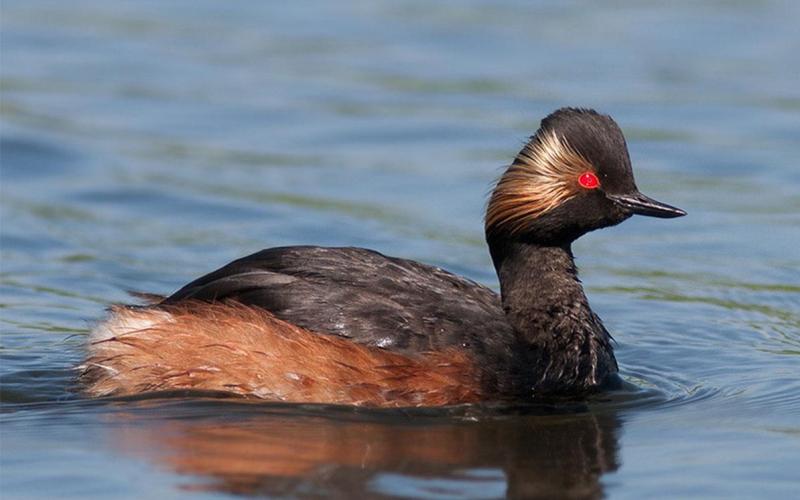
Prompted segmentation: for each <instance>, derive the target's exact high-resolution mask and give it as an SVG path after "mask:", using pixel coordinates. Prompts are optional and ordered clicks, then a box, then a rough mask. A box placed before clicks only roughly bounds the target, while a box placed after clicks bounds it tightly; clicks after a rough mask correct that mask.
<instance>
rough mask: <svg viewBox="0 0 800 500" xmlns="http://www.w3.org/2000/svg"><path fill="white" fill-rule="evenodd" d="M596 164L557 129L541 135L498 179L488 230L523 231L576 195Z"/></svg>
mask: <svg viewBox="0 0 800 500" xmlns="http://www.w3.org/2000/svg"><path fill="white" fill-rule="evenodd" d="M587 171H594V167H593V166H592V164H591V163H590V162H589V161H588V160H587V159H586V158H584V157H583V156H582V155H581V154H580V153H578V152H577V151H575V150H574V149H573V148H572V147H571V146H570V145H569V144H568V143H567V142H566V141H565V140H564V139H563V138H561V137H559V136H558V135H557V134H556V133H555V132H545V133H542V134H539V135H537V136H536V137H535V138H534V139H533V140H532V141H530V142H529V143H528V144H526V145H525V147H524V148H523V149H522V151H520V153H519V155H517V157H516V159H514V163H513V164H512V165H511V166H510V167H509V168H508V170H506V172H505V173H504V174H503V175H502V177H500V180H499V181H498V182H497V186H495V188H494V191H493V192H492V196H491V198H490V200H489V205H488V207H487V209H486V221H485V222H486V232H487V233H493V232H498V231H504V232H507V233H509V234H512V235H513V234H518V233H520V232H521V231H522V230H523V229H524V228H525V227H526V226H527V225H528V224H529V223H530V222H531V221H533V220H535V219H536V218H537V217H539V216H541V215H542V214H544V213H545V212H547V211H549V210H552V209H553V208H555V207H557V206H558V205H560V204H562V203H564V202H565V201H567V200H568V199H570V198H572V197H573V196H575V195H576V194H577V193H578V192H579V190H580V187H579V185H578V177H579V176H580V175H581V174H582V173H584V172H587Z"/></svg>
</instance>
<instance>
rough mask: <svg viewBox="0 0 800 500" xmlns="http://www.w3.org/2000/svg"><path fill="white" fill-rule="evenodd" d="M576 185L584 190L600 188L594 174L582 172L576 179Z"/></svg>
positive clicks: (598, 180)
mask: <svg viewBox="0 0 800 500" xmlns="http://www.w3.org/2000/svg"><path fill="white" fill-rule="evenodd" d="M578 184H580V185H581V186H583V187H585V188H586V189H596V188H599V187H600V179H598V178H597V176H596V175H594V172H584V173H582V174H581V176H580V177H578Z"/></svg>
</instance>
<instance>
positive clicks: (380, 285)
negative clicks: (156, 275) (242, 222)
mask: <svg viewBox="0 0 800 500" xmlns="http://www.w3.org/2000/svg"><path fill="white" fill-rule="evenodd" d="M634 213H640V214H644V215H653V216H657V217H677V216H680V215H683V214H684V212H683V211H681V210H679V209H676V208H674V207H670V206H668V205H664V204H661V203H659V202H656V201H654V200H651V199H649V198H647V197H645V196H644V195H642V194H641V193H639V191H638V190H637V188H636V185H635V182H634V179H633V173H632V170H631V164H630V159H629V157H628V152H627V147H626V145H625V139H624V138H623V136H622V132H621V131H620V129H619V127H618V126H617V125H616V123H614V121H613V120H612V119H611V118H610V117H608V116H604V115H600V114H598V113H596V112H594V111H591V110H583V109H573V108H565V109H562V110H558V111H556V112H555V113H553V114H551V115H550V116H548V117H547V118H545V119H544V120H543V121H542V126H541V128H540V129H539V131H538V132H537V133H536V135H534V136H533V137H532V138H531V142H530V143H529V144H528V145H526V147H525V149H523V151H522V152H521V153H520V155H519V156H518V157H517V158H516V159H515V161H514V163H513V164H512V166H511V167H510V168H509V169H508V171H507V172H506V173H505V174H504V176H503V177H502V178H501V179H500V181H499V182H498V185H497V187H496V188H495V190H494V192H493V193H492V197H491V199H490V201H489V207H488V209H487V218H486V237H487V243H488V245H489V250H490V253H491V256H492V260H493V263H494V266H495V269H496V270H497V274H498V277H499V281H500V289H501V295H500V296H498V295H497V294H496V293H494V292H493V291H491V290H490V289H488V288H486V287H484V286H482V285H479V284H477V283H474V282H472V281H470V280H467V279H465V278H461V277H458V276H455V275H453V274H451V273H448V272H447V271H444V270H442V269H439V268H436V267H432V266H428V265H425V264H420V263H418V262H414V261H410V260H405V259H399V258H394V257H387V256H384V255H382V254H380V253H377V252H374V251H371V250H365V249H361V248H322V247H312V246H302V247H283V248H271V249H267V250H262V251H261V252H258V253H255V254H253V255H250V256H248V257H244V258H242V259H239V260H236V261H234V262H231V263H230V264H228V265H226V266H224V267H222V268H220V269H218V270H216V271H214V272H212V273H210V274H208V275H206V276H203V277H201V278H199V279H197V280H195V281H193V282H191V283H189V284H188V285H186V286H185V287H183V288H181V289H180V290H178V291H177V292H175V293H174V294H173V295H171V296H170V297H168V298H166V299H164V300H163V301H162V302H160V303H158V304H154V305H151V306H147V307H146V308H145V310H146V311H147V313H149V314H150V316H146V317H144V318H142V317H138V318H133V317H131V318H127V319H126V318H125V317H123V316H124V315H123V316H120V315H119V314H118V316H117V317H116V319H115V318H114V317H112V319H111V320H109V323H107V324H106V325H111V326H106V327H105V328H106V330H111V331H112V334H113V328H112V327H117V328H118V330H120V331H121V332H122V334H123V335H128V334H131V333H136V332H135V331H134V330H132V329H131V327H128V329H127V330H126V329H125V328H126V327H125V326H124V325H126V324H130V323H135V322H137V321H146V322H147V324H155V325H156V326H154V327H150V329H151V330H158V331H160V332H162V331H168V330H169V324H170V323H169V317H170V316H169V315H170V314H172V315H173V316H174V315H175V314H178V312H179V313H180V314H181V316H180V317H181V318H184V321H185V318H186V317H187V316H186V314H191V308H193V307H202V304H203V303H215V304H226V303H229V304H238V306H237V307H240V306H242V305H243V306H245V307H252V308H256V309H258V310H262V311H267V312H268V313H269V314H271V315H273V316H274V317H276V318H277V319H278V320H281V321H282V322H285V323H282V322H281V321H278V322H273V321H272V320H269V321H267V322H268V323H270V325H269V327H268V328H266V329H265V328H264V327H261V330H259V332H262V333H259V335H268V336H270V342H273V343H274V339H273V338H272V337H271V336H272V335H276V336H277V337H275V338H277V339H280V338H284V337H286V338H287V339H289V340H288V341H291V336H292V335H295V336H299V337H298V339H299V338H301V337H302V338H303V339H305V340H303V342H305V346H306V347H307V349H306V350H305V351H303V352H314V348H313V346H310V344H309V342H313V339H314V338H317V339H319V340H320V341H322V340H323V339H324V337H330V338H334V337H335V338H342V339H347V340H348V341H350V342H354V343H356V344H358V345H360V346H365V348H367V349H372V350H373V351H369V350H368V351H364V350H363V349H362V348H359V350H356V351H353V356H354V357H358V358H359V359H362V358H363V359H365V360H363V361H360V362H359V363H361V365H359V364H358V363H356V362H355V361H354V362H353V363H352V364H351V363H350V362H349V361H348V360H347V359H342V360H341V363H342V364H344V365H346V366H348V367H349V368H348V369H356V370H372V371H370V372H369V373H370V375H373V376H374V374H375V373H377V372H376V371H378V372H379V371H382V370H389V371H390V372H391V371H392V370H401V368H400V365H396V364H397V362H398V360H399V359H407V360H408V361H407V362H405V363H401V364H402V365H403V367H402V372H403V373H404V375H402V377H399V378H398V376H391V375H387V376H388V377H389V378H384V376H383V375H380V376H378V377H377V378H374V377H373V379H374V380H376V382H374V383H372V384H375V385H374V387H375V389H374V391H379V392H374V393H372V394H373V396H374V397H373V396H370V397H367V398H365V399H364V400H365V401H366V400H368V401H370V403H369V404H380V405H392V404H395V403H393V401H395V400H394V399H393V398H396V401H400V402H401V403H402V404H408V403H409V401H411V402H412V403H413V402H414V401H420V403H419V404H425V403H424V401H434V402H435V404H441V403H442V402H443V403H458V402H470V401H473V400H474V398H478V399H482V400H486V399H512V400H527V399H530V398H532V397H536V396H539V395H555V394H557V395H575V394H585V393H588V392H592V391H595V390H598V389H600V388H602V387H604V386H607V385H608V384H611V383H613V382H614V381H615V380H616V378H615V376H616V373H617V363H616V360H615V359H614V354H613V349H612V345H611V337H610V335H609V334H608V332H607V331H606V329H605V328H604V327H603V324H602V322H601V321H600V318H598V317H597V315H596V314H594V313H593V312H592V310H591V309H590V307H589V304H588V301H587V299H586V296H585V295H584V292H583V288H582V286H581V284H580V281H579V280H578V277H577V272H576V269H575V265H574V260H573V256H572V251H571V244H572V242H573V241H574V240H575V239H576V238H578V237H580V236H581V235H583V234H584V233H586V232H588V231H592V230H594V229H598V228H601V227H606V226H610V225H614V224H618V223H620V222H622V221H623V220H625V219H626V218H628V217H630V216H631V215H633V214H634ZM159 311H161V312H162V313H164V314H166V315H167V316H164V317H163V318H162V317H159V316H157V314H159ZM187 311H188V312H187ZM215 314H218V313H215ZM237 314H238V315H239V316H236V315H237ZM230 316H231V318H234V319H235V318H236V317H247V318H250V319H248V321H254V320H253V319H252V318H253V317H256V318H257V317H258V316H257V315H256V316H252V315H248V314H243V313H242V311H241V310H239V311H238V312H237V311H232V312H231V313H230ZM174 317H177V316H174ZM120 318H122V319H120ZM114 320H116V321H117V324H119V325H123V326H118V325H117V324H115V323H113V321H114ZM123 320H124V321H123ZM125 321H127V322H128V323H125ZM265 321H266V320H265ZM173 323H174V322H173ZM225 324H226V325H227V326H226V328H227V329H226V330H225V331H226V332H229V333H230V331H231V327H230V325H232V324H233V325H235V324H236V323H235V322H231V321H228V322H227V323H225ZM281 324H287V326H286V327H285V328H283V327H281V326H280V325H281ZM289 325H293V326H292V327H290V326H289ZM246 327H247V325H246V324H243V328H246ZM296 327H299V328H301V329H303V332H298V333H294V334H291V333H281V329H282V328H283V330H285V332H291V331H294V330H292V328H296ZM263 332H267V333H263ZM271 332H275V333H274V334H273V333H271ZM307 332H313V334H316V335H317V337H315V336H314V335H313V334H309V333H307ZM208 335H212V336H213V331H211V333H208ZM137 340H140V339H137ZM102 341H108V339H107V338H104V339H102ZM256 342H257V338H256ZM281 342H283V341H281ZM337 342H339V341H337ZM276 345H277V344H276ZM281 345H282V344H281ZM346 346H347V344H341V345H340V344H336V343H335V345H333V344H331V346H328V345H327V344H326V345H325V346H323V345H322V344H321V348H322V347H324V348H325V349H328V348H330V349H334V348H335V349H339V351H337V352H343V351H342V349H346ZM234 347H235V346H234ZM279 347H280V346H279ZM139 348H140V349H141V347H139ZM187 349H189V348H188V347H187ZM378 351H381V352H386V353H392V354H391V356H394V357H390V358H386V357H385V356H382V355H380V354H379V352H378ZM271 352H272V351H270V353H271ZM326 352H327V351H326ZM447 352H451V353H453V356H454V362H453V364H452V365H451V364H449V363H444V364H442V362H441V360H439V358H432V357H431V355H432V354H435V353H439V354H441V353H447ZM270 353H264V354H265V355H269V356H272V354H270ZM371 353H372V354H371ZM106 354H107V356H108V357H107V358H102V362H103V363H109V362H110V361H111V360H113V359H115V356H118V355H120V353H119V352H117V351H114V350H113V349H111V350H110V351H109V352H108V353H106ZM122 355H126V354H125V353H124V352H123V353H122ZM395 355H400V356H401V358H398V357H397V356H395ZM365 356H366V358H365ZM387 356H388V354H387ZM464 356H466V358H464ZM367 358H368V359H367ZM455 358H458V361H455ZM98 359H99V358H98ZM354 359H355V358H354ZM385 359H389V360H390V362H391V363H392V365H391V366H388V365H380V364H378V365H369V363H387V362H389V361H380V360H385ZM417 360H424V363H423V362H422V361H420V363H421V364H417ZM90 361H91V358H90ZM313 363H314V361H313V360H308V371H309V373H313V372H314V365H313ZM364 363H367V364H366V365H365V364H364ZM465 363H468V364H470V366H472V368H469V369H467V368H458V367H465V366H467V365H465ZM302 365H303V363H302V360H300V366H302ZM362 365H363V366H362ZM95 366H104V367H105V365H102V364H101V362H100V361H97V362H96V363H95ZM204 366H205V365H204ZM326 366H327V365H326ZM392 366H397V368H392ZM261 368H262V369H264V370H267V372H265V373H269V371H270V370H280V366H275V365H274V364H272V365H264V366H263V367H261ZM440 368H441V374H440V375H439V376H441V377H442V378H441V380H442V381H443V382H441V383H442V384H447V388H446V390H444V389H443V390H442V392H440V393H437V395H436V396H435V397H432V398H428V399H425V398H424V397H423V395H424V393H425V391H434V392H435V391H438V389H436V388H430V389H426V388H425V387H426V385H425V384H424V380H421V379H419V378H418V377H419V373H420V372H418V370H431V372H432V371H433V370H439V369H440ZM204 369H205V368H204ZM326 369H327V370H328V371H327V372H326V373H333V372H332V371H330V370H335V367H333V368H331V367H328V368H326ZM186 370H190V371H189V372H186ZM453 370H456V372H455V373H458V372H457V370H464V371H463V373H464V377H465V379H464V382H463V387H461V388H459V387H458V386H459V383H458V382H453V377H455V378H456V379H457V378H458V377H457V375H454V374H453V373H454V372H453ZM117 371H119V370H117ZM295 371H297V370H295ZM96 372H97V370H94V373H96ZM180 373H182V374H184V373H191V367H189V368H184V369H183V371H181V372H180ZM362 373H366V372H362ZM395 373H400V372H395ZM289 375H291V377H294V376H297V374H296V373H294V372H293V373H291V374H289ZM423 376H424V373H423ZM291 377H290V378H291ZM303 377H305V379H303V380H306V379H307V380H308V383H305V382H304V383H305V386H304V390H305V391H306V392H304V393H303V394H305V396H303V398H312V399H313V398H315V396H313V395H308V394H313V391H312V392H309V390H310V389H309V387H316V386H318V385H319V384H325V383H326V382H325V381H324V380H315V381H313V382H311V378H310V377H311V376H310V375H308V376H306V375H304V376H303ZM404 377H405V378H404ZM409 377H410V378H409ZM414 377H416V378H414ZM257 378H258V377H257ZM261 378H263V377H261ZM110 379H113V377H109V378H108V379H106V380H104V382H106V383H107V382H108V381H109V380H110ZM259 379H260V378H259ZM405 379H408V380H409V381H411V380H413V381H414V382H413V383H414V384H416V385H415V386H414V387H415V389H414V391H422V392H421V393H419V392H413V393H409V392H404V390H403V385H402V380H405ZM371 380H372V379H371ZM248 383H250V382H248ZM275 383H276V382H273V385H274V384H275ZM309 383H310V384H317V385H316V386H315V385H312V386H309V385H308V384H309ZM329 383H332V382H329ZM337 383H338V384H346V385H347V386H348V387H347V388H346V389H347V390H352V387H350V383H349V382H342V381H339V382H337ZM215 384H216V385H213V387H218V386H219V385H220V384H219V383H215ZM243 384H244V383H243V382H237V385H236V387H237V388H239V389H237V392H239V393H244V394H247V393H248V391H251V392H264V391H266V392H267V393H270V394H274V391H273V392H270V391H272V389H270V388H266V389H264V388H261V387H259V388H258V389H246V388H245V389H242V387H251V386H252V387H256V385H252V384H251V385H246V384H244V385H243ZM352 384H356V385H358V381H357V380H354V381H352ZM383 384H388V385H387V386H386V387H387V388H381V387H383ZM409 384H411V382H409ZM151 385H152V382H151ZM157 385H158V384H157ZM110 386H111V387H113V384H110ZM221 386H223V387H225V386H226V384H221ZM103 387H108V385H107V386H103ZM337 387H338V386H337ZM388 387H391V389H388ZM329 389H332V391H333V394H334V396H330V394H329V392H330V391H328V393H326V396H324V398H327V399H326V401H335V402H340V399H337V398H341V397H342V396H340V395H341V394H342V391H343V390H344V388H341V387H340V388H336V387H329ZM358 389H359V391H362V392H359V394H365V393H364V392H363V390H364V387H359V388H358ZM104 390H106V391H108V389H104ZM281 390H282V391H283V392H282V393H281V394H283V393H284V392H286V390H285V388H282V389H281ZM409 390H410V389H409ZM96 392H97V391H96ZM367 394H370V393H369V391H367ZM392 394H394V396H392ZM420 394H422V395H420ZM431 394H433V392H432V393H431ZM451 394H460V396H448V395H451ZM261 397H264V396H261ZM276 397H277V396H276ZM320 397H322V396H320ZM303 398H300V399H303ZM458 398H462V399H458ZM278 399H283V400H286V399H287V398H286V397H283V396H282V397H280V398H278ZM289 400H291V397H290V398H289ZM375 401H378V403H376V402H375ZM345 402H347V400H346V399H345ZM381 402H383V403H381ZM397 404H400V403H397Z"/></svg>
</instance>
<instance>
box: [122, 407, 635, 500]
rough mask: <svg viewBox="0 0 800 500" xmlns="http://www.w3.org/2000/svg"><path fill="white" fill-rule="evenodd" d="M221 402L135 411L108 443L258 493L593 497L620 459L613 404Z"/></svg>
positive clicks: (210, 481) (208, 486) (233, 489)
mask: <svg viewBox="0 0 800 500" xmlns="http://www.w3.org/2000/svg"><path fill="white" fill-rule="evenodd" d="M214 407H215V408H216V409H214ZM226 407H227V405H226V404H218V403H217V404H215V405H214V406H212V407H206V408H200V409H198V408H195V410H200V411H194V412H192V411H189V413H188V414H187V413H186V410H187V409H186V408H185V407H184V408H183V410H182V413H181V414H180V415H172V416H170V415H169V411H167V412H166V413H164V412H163V411H159V412H158V413H159V417H158V418H156V419H144V420H142V419H140V418H132V419H131V420H130V422H131V424H130V425H123V426H122V427H121V428H120V426H115V427H116V429H117V431H121V432H115V434H114V436H115V438H114V446H115V447H116V448H122V449H123V450H124V451H126V452H129V453H135V454H137V455H140V456H141V455H144V456H146V457H147V458H148V459H149V460H153V461H155V462H156V463H157V464H158V465H160V466H162V467H167V468H168V469H170V470H172V471H175V472H177V473H179V474H186V475H192V476H195V477H200V478H201V480H200V481H199V482H192V483H191V484H190V485H186V486H185V487H186V488H191V489H202V490H211V491H221V492H227V493H234V494H244V495H265V496H291V497H297V496H301V497H305V496H312V497H313V496H333V497H343V498H376V497H377V498H380V497H390V496H395V495H398V494H400V493H399V492H398V491H396V490H397V489H398V488H399V489H402V490H403V493H402V494H400V496H431V497H439V496H449V495H457V496H463V495H466V496H468V497H472V498H475V497H479V498H486V497H497V496H500V497H502V496H508V497H513V498H565V497H566V498H596V497H601V496H603V486H602V484H601V482H600V478H601V476H602V475H603V474H604V473H607V472H610V471H614V470H616V468H617V433H618V429H619V427H620V423H619V420H618V418H617V417H616V416H615V415H614V414H611V413H599V414H594V413H589V412H584V413H571V414H561V415H552V414H551V415H541V414H538V415H531V414H524V415H520V414H515V415H508V414H507V415H502V416H486V415H482V416H478V417H475V416H472V417H465V416H464V415H461V416H457V417H453V416H441V415H439V416H433V415H430V414H428V415H403V414H398V413H375V414H372V413H352V412H350V413H337V411H336V410H331V412H332V413H329V412H328V410H324V409H323V410H320V409H317V410H314V411H311V412H309V411H307V409H305V410H303V411H302V412H297V411H296V410H294V411H293V410H292V408H291V407H284V408H277V409H276V408H268V409H266V410H265V407H264V406H263V405H251V406H250V407H249V408H248V405H236V404H234V405H231V407H232V408H233V409H234V410H235V411H234V412H230V411H226ZM229 409H230V408H228V410H229ZM162 410H163V409H162ZM192 413H194V414H192ZM117 417H119V414H117ZM164 417H166V418H164Z"/></svg>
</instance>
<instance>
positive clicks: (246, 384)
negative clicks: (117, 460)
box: [81, 301, 481, 407]
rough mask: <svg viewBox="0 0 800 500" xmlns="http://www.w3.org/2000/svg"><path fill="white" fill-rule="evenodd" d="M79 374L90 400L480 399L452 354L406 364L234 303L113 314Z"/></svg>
mask: <svg viewBox="0 0 800 500" xmlns="http://www.w3.org/2000/svg"><path fill="white" fill-rule="evenodd" d="M81 369H82V373H81V378H82V379H83V381H84V382H85V384H86V385H85V390H86V392H87V393H88V394H89V395H91V396H95V397H96V396H110V395H113V396H124V395H133V394H139V393H144V392H152V391H165V390H185V389H193V390H206V391H224V392H228V393H233V394H238V395H242V396H250V397H257V398H262V399H267V400H272V401H286V402H315V403H331V404H356V405H367V406H379V407H401V406H439V405H445V404H460V403H472V402H476V401H479V400H480V399H481V395H480V385H479V380H478V372H477V368H476V366H475V365H474V364H473V363H472V362H471V360H470V359H469V358H468V356H467V355H466V354H464V353H463V352H460V351H458V350H447V351H442V352H432V353H421V354H420V355H418V356H414V357H410V356H403V355H401V354H396V353H391V352H388V351H385V350H382V349H378V348H374V347H368V346H365V345H362V344H358V343H355V342H352V341H350V340H347V339H344V338H340V337H335V336H331V335H321V334H317V333H314V332H311V331H308V330H305V329H303V328H300V327H297V326H295V325H292V324H289V323H287V322H285V321H281V320H280V319H278V318H276V317H275V316H273V315H272V314H270V313H269V312H267V311H265V310H263V309H259V308H256V307H249V306H245V305H242V304H238V303H235V302H228V303H200V302H193V301H188V302H185V303H182V304H181V305H178V306H168V307H161V308H131V307H122V306H117V307H113V308H112V311H111V317H110V318H109V319H108V320H107V321H106V322H105V323H103V324H101V325H99V327H98V329H96V333H95V339H94V340H93V341H92V342H91V343H90V346H89V357H88V359H87V360H86V363H85V364H84V365H83V366H82V367H81Z"/></svg>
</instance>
